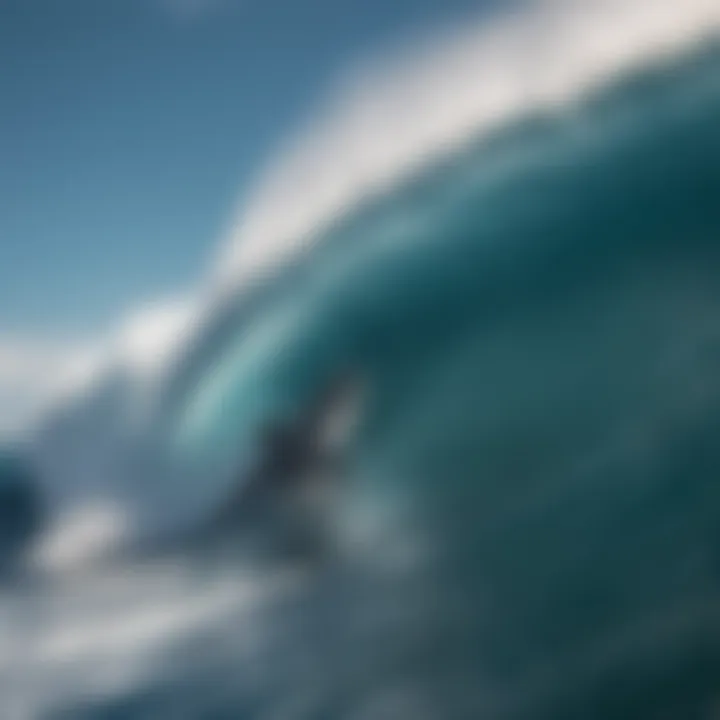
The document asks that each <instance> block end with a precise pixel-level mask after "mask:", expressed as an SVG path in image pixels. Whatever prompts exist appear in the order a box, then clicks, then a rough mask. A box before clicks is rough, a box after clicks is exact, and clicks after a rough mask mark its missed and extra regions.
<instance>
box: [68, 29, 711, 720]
mask: <svg viewBox="0 0 720 720" xmlns="http://www.w3.org/2000/svg"><path fill="white" fill-rule="evenodd" d="M719 197H720V46H718V44H717V43H716V42H715V41H713V40H712V39H711V40H708V41H707V42H706V43H705V44H703V45H702V46H698V47H695V48H694V49H692V50H691V51H688V52H687V53H686V54H685V55H683V56H682V57H677V56H674V57H673V58H672V59H668V58H665V59H664V60H663V61H661V62H660V61H658V62H654V63H648V65H647V67H645V68H643V69H636V70H634V71H633V72H632V73H627V74H625V75H624V76H622V77H615V78H614V80H613V81H612V82H611V83H610V82H608V83H606V84H605V87H604V88H601V89H598V88H595V89H593V90H592V91H588V92H586V93H585V94H583V95H581V96H579V97H577V98H576V99H575V100H574V101H573V102H572V103H571V104H565V105H563V106H562V107H561V108H559V109H558V108H556V109H554V110H548V109H541V110H536V111H529V112H527V113H524V114H523V115H522V116H521V117H518V118H516V119H515V120H513V121H512V122H506V123H504V124H503V125H502V126H500V127H498V128H497V129H496V130H494V131H493V132H490V133H488V132H483V133H482V134H478V135H477V136H474V137H470V138H469V139H468V140H467V141H466V142H464V143H463V144H462V146H457V147H453V148H452V150H449V151H448V152H446V153H444V154H442V155H440V156H438V157H437V158H436V159H435V161H433V162H432V163H428V164H426V165H425V166H424V167H423V168H421V169H417V170H416V171H414V172H413V173H411V174H410V175H409V176H408V177H407V178H406V179H405V180H404V181H403V182H402V183H399V184H396V185H395V186H394V187H393V189H391V190H386V191H385V192H383V193H380V194H378V195H376V196H374V197H373V198H372V199H367V200H366V201H365V202H364V203H362V204H361V205H359V206H357V207H355V208H354V209H353V210H352V211H348V212H346V213H345V214H344V215H342V216H340V217H337V218H336V219H335V221H334V222H332V223H331V224H329V225H327V226H326V227H325V228H324V229H323V230H322V231H318V233H317V235H316V236H314V237H313V238H312V243H310V244H309V245H308V247H307V250H306V252H305V253H303V254H302V255H301V256H299V257H298V258H297V259H296V260H295V261H294V262H293V263H291V264H288V265H287V266H286V267H281V268H279V269H278V271H277V272H276V273H274V274H273V276H272V278H270V279H268V280H267V282H264V283H259V284H258V286H257V287H256V288H254V289H252V291H251V292H245V293H243V294H241V296H239V297H238V299H236V300H232V301H228V302H227V303H226V304H224V305H223V309H222V311H221V312H220V311H218V313H217V314H216V316H215V317H214V320H213V322H212V323H211V326H210V327H209V328H207V329H206V331H205V334H204V335H203V336H202V337H200V338H199V339H198V340H197V342H196V344H195V345H194V346H193V347H191V348H190V349H189V350H188V351H187V354H186V356H184V357H183V358H182V359H181V360H180V361H179V363H178V365H177V369H176V372H175V375H173V376H172V377H171V378H169V380H168V382H167V384H166V394H165V400H164V405H163V407H161V408H160V411H159V413H158V415H157V416H156V421H157V425H156V426H155V427H154V431H153V432H154V433H155V434H154V435H153V442H155V440H157V438H159V437H162V438H163V442H166V441H167V440H168V439H169V443H167V444H164V445H163V447H164V448H165V449H166V450H167V451H168V452H169V453H170V454H169V457H164V458H163V463H165V464H164V465H163V470H162V471H160V470H159V469H158V475H159V474H161V473H169V476H168V477H170V478H172V477H173V476H172V472H171V471H170V470H169V469H168V468H170V467H172V468H175V469H178V468H180V470H178V472H182V478H183V479H182V482H180V481H178V480H177V478H176V484H175V486H174V488H175V492H174V494H175V496H176V497H175V502H176V505H177V506H176V507H175V506H174V507H173V512H177V513H178V517H180V516H182V517H183V519H184V520H186V519H188V518H189V517H190V516H191V515H192V511H193V510H194V511H195V512H197V513H200V512H204V511H205V510H206V509H207V508H209V507H210V506H211V505H212V503H213V502H217V499H218V498H219V497H222V492H223V489H224V487H225V486H226V483H227V476H226V475H225V470H226V469H227V468H228V467H233V465H234V464H235V463H237V462H238V461H240V460H241V458H242V457H243V455H244V453H245V452H246V451H247V449H248V448H250V447H251V446H252V443H253V433H254V432H255V428H256V427H257V426H258V424H260V423H262V422H264V421H265V420H266V419H267V418H268V417H269V416H272V415H273V414H275V413H278V412H282V411H284V410H286V409H287V408H291V407H295V406H298V405H302V404H303V402H305V401H306V400H307V399H308V398H309V397H311V396H312V395H313V393H314V392H315V391H316V389H317V388H318V386H321V385H322V383H323V382H324V380H325V378H327V377H328V376H330V375H332V373H333V372H335V371H336V370H337V369H338V368H348V367H351V368H354V369H359V371H360V372H361V373H362V374H363V376H364V377H365V378H366V379H367V381H368V382H369V385H370V386H371V388H372V393H371V395H372V402H371V406H370V410H369V412H368V414H367V416H366V417H365V419H364V423H363V427H362V429H361V433H360V436H359V440H358V448H357V456H356V457H355V458H354V460H355V461H354V463H353V467H352V470H351V472H350V473H349V477H348V478H347V497H346V502H345V503H344V506H343V509H342V515H343V523H342V530H341V532H342V534H343V537H342V541H343V542H345V541H347V543H348V546H349V547H351V548H352V549H353V553H354V561H353V562H350V561H348V563H347V566H344V567H342V568H341V569H340V571H339V572H338V576H333V577H332V578H331V579H330V580H328V579H327V578H325V580H324V581H318V582H317V583H314V584H312V586H311V587H309V588H308V587H304V588H303V590H302V591H300V592H293V593H285V592H284V591H283V592H282V593H280V594H274V595H272V598H273V600H272V601H271V600H268V599H267V598H266V599H265V600H264V601H263V603H262V604H261V605H260V606H259V609H258V606H256V605H254V606H253V610H252V611H251V610H248V609H247V606H246V605H244V604H242V603H235V604H233V602H230V603H229V604H228V605H222V607H223V608H224V610H223V611H222V612H220V611H219V610H217V609H216V610H213V612H212V617H213V618H214V619H213V622H212V623H208V625H207V630H206V634H205V635H204V636H202V637H201V638H199V639H198V637H196V636H195V635H193V637H192V638H191V639H187V642H186V644H185V645H183V646H182V647H183V648H184V649H185V650H186V652H185V654H184V655H183V656H182V659H181V660H178V659H177V657H176V658H175V660H174V661H173V663H172V664H171V665H163V668H164V669H163V671H162V672H161V673H160V677H161V678H162V679H161V680H158V682H157V683H155V684H154V685H151V687H150V688H148V687H147V686H146V685H145V686H143V687H142V688H141V689H137V687H136V686H133V687H135V690H133V691H128V690H127V688H124V689H123V692H122V693H121V699H120V700H117V699H115V700H112V701H108V702H107V703H103V702H101V701H98V702H94V701H93V702H91V703H86V704H85V705H82V706H81V707H79V708H78V707H74V710H73V712H74V714H73V715H72V717H85V716H87V717H105V716H108V715H109V713H110V712H118V713H122V712H125V713H126V715H128V716H131V717H132V716H133V713H135V716H142V713H151V714H153V716H154V717H164V716H167V717H175V716H177V715H173V713H175V712H176V711H177V710H178V708H183V709H186V708H187V707H192V708H196V709H197V716H198V717H201V716H208V717H209V716H215V715H217V716H218V717H220V716H223V715H222V714H223V713H226V714H230V715H231V716H237V714H238V713H240V714H246V715H247V716H252V717H261V716H262V717H265V716H270V715H272V714H274V713H278V714H281V713H286V714H287V717H297V718H321V717H351V718H360V719H362V718H390V717H392V718H420V717H443V718H456V717H457V718H477V717H487V718H493V719H496V718H497V719H501V718H503V719H504V718H508V719H509V718H512V719H520V718H548V720H550V719H552V720H558V719H561V718H578V717H582V718H585V719H587V718H598V719H600V718H602V719H607V718H626V717H627V718H654V717H660V716H663V717H678V718H692V717H705V716H709V714H710V713H712V712H713V708H715V709H716V708H717V695H716V693H717V683H716V680H717V677H718V672H719V671H720V611H718V607H719V606H718V602H717V601H718V596H719V595H720V535H719V534H718V531H717V518H718V513H719V512H720V485H719V484H718V482H717V477H718V473H719V472H720V444H718V442H717V433H718V431H719V430H720V376H719V375H718V373H717V367H718V361H719V360H720V284H719V283H718V280H717V278H718V277H720V203H718V198H719ZM158 442H159V441H158ZM151 444H152V443H147V444H145V445H143V447H142V448H138V449H136V451H135V453H136V456H135V458H134V461H135V462H137V463H140V462H141V460H142V461H143V462H146V463H150V460H149V459H148V457H146V453H150V451H149V450H148V445H151ZM126 450H127V448H126ZM128 452H129V451H128ZM144 467H149V465H145V466H144ZM170 482H171V483H172V480H170ZM155 491H157V492H158V493H160V491H159V490H157V488H154V489H153V490H152V491H146V492H147V495H149V494H152V492H155ZM147 495H144V496H143V497H147ZM164 510H165V514H166V515H167V514H168V513H169V512H170V511H169V510H168V508H167V506H166V507H165V508H164ZM161 514H162V513H158V515H157V516H156V517H154V518H153V522H160V517H159V516H160V515H161ZM151 515H152V514H151ZM278 598H280V600H278ZM213 607H214V606H213ZM203 617H204V616H203ZM198 622H202V620H198ZM328 623H332V631H331V632H328V631H327V627H328ZM178 627H182V628H184V627H185V625H183V624H182V623H181V624H180V625H179V626H178ZM229 627H234V628H237V627H242V628H243V632H244V633H245V634H243V635H242V637H240V636H237V637H235V636H234V635H233V642H232V643H230V642H221V640H222V639H225V640H227V639H228V637H226V630H227V628H229ZM223 628H224V629H223ZM178 632H180V630H178ZM330 636H332V637H330ZM208 638H210V639H211V640H212V643H210V642H209V641H208ZM213 643H214V644H213ZM79 652H80V655H81V656H82V652H81V651H79ZM89 657H94V656H93V655H92V653H89ZM153 658H155V655H153ZM258 668H261V669H262V672H261V673H260V674H261V676H260V677H258ZM148 672H149V671H148ZM238 678H240V679H239V680H238ZM185 702H188V703H190V705H185V704H184V703H185ZM203 703H205V704H203ZM189 712H192V710H190V711H189ZM83 713H85V714H83ZM103 713H105V714H103ZM163 713H165V715H163ZM203 713H204V715H203ZM233 713H234V715H233ZM213 714H215V715H213ZM68 716H70V715H68Z"/></svg>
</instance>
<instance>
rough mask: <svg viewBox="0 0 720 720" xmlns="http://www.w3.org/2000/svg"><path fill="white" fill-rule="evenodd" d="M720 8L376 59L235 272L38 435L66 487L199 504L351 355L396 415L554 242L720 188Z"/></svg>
mask: <svg viewBox="0 0 720 720" xmlns="http://www.w3.org/2000/svg"><path fill="white" fill-rule="evenodd" d="M719 22H720V17H719V14H718V8H717V4H716V3H714V2H706V1H704V0H693V1H692V2H688V3H686V4H684V5H683V7H682V10H680V9H679V8H678V6H677V4H675V3H670V2H664V3H660V4H658V3H657V2H653V3H649V2H645V1H644V0H638V1H637V2H632V3H616V2H601V3H593V4H585V3H582V4H572V5H568V4H565V3H555V2H553V3H539V4H531V5H529V6H527V7H523V8H522V9H516V10H515V11H513V12H512V13H510V14H509V15H507V16H505V15H502V16H499V17H498V18H497V19H495V20H493V21H487V20H484V21H483V22H482V23H479V24H478V26H477V27H472V26H470V27H464V28H462V29H460V30H458V29H455V30H453V31H451V32H449V33H448V34H447V35H446V36H444V37H443V38H442V39H441V40H440V41H439V42H438V41H437V40H435V41H434V42H433V43H432V44H431V45H430V46H429V47H427V46H426V47H424V48H422V49H421V50H420V51H418V50H417V49H415V50H412V51H410V52H407V51H406V52H404V53H401V54H400V55H399V56H398V57H396V58H394V59H393V60H392V61H387V60H385V61H382V62H379V63H378V64H377V67H376V68H371V69H370V70H369V71H368V70H365V71H362V72H361V73H360V74H359V76H358V78H359V79H357V80H356V81H355V82H354V83H350V84H348V85H345V86H343V87H344V88H345V89H343V90H342V91H341V92H340V93H339V97H337V98H335V100H334V101H333V103H331V109H330V110H328V111H326V112H325V113H324V114H322V113H321V119H319V120H317V121H316V122H315V123H313V126H312V128H311V130H310V132H309V133H307V134H306V135H304V136H301V137H300V139H299V140H298V141H296V143H295V144H294V145H291V147H290V149H289V150H286V151H285V152H283V153H281V154H280V158H279V161H278V163H277V164H276V165H275V166H274V167H273V166H271V167H270V169H269V170H268V173H267V175H266V177H265V179H264V180H263V181H262V182H261V183H260V184H259V189H258V191H257V193H256V195H255V196H254V197H251V198H249V200H248V201H247V205H248V207H247V209H246V210H244V211H243V213H242V219H241V222H240V223H239V225H238V227H237V228H236V229H235V230H233V232H232V233H231V238H230V240H229V241H227V242H226V243H225V245H226V247H225V250H224V251H223V254H222V259H221V262H220V267H221V268H223V269H224V270H223V272H214V273H212V274H211V275H210V277H209V278H208V280H207V281H206V284H205V285H204V286H203V288H202V289H201V291H200V292H198V293H196V294H195V299H194V300H193V301H192V302H187V303H182V302H181V303H179V304H177V305H178V307H180V308H182V312H178V313H175V312H169V313H166V314H163V313H162V312H160V313H154V314H153V313H150V315H149V316H148V317H149V318H150V321H152V322H148V323H146V322H144V318H143V316H141V318H140V320H141V321H140V322H138V323H137V324H136V328H140V330H138V332H129V331H127V332H126V331H124V332H123V333H121V337H124V338H125V339H126V340H127V338H128V337H129V338H130V340H128V341H127V342H125V341H123V342H121V343H120V346H121V347H122V348H125V347H127V348H130V349H132V348H134V347H135V346H136V345H138V346H142V347H141V348H140V350H139V351H138V352H135V351H132V352H127V353H126V352H125V351H123V352H118V351H113V352H110V353H108V355H109V356H110V358H111V362H109V363H107V362H101V363H100V367H101V370H100V371H97V370H96V371H94V372H92V373H90V376H91V377H93V378H97V377H99V378H100V380H98V379H95V380H93V381H92V383H91V384H90V386H89V389H86V391H85V393H84V394H83V395H81V396H79V399H78V400H76V401H75V402H74V407H73V405H72V404H69V403H67V402H64V403H61V405H60V408H59V410H58V411H56V412H54V413H53V414H52V415H51V418H50V419H49V420H48V421H46V422H45V423H44V425H43V427H42V430H41V432H40V433H39V435H38V438H39V441H38V442H37V444H36V457H37V458H38V462H39V464H40V466H41V467H42V473H43V475H44V476H45V477H46V485H48V486H49V487H51V488H52V489H51V491H50V492H51V493H52V495H53V497H54V498H55V499H56V502H57V503H59V504H61V505H65V504H70V505H72V504H74V503H77V502H82V503H87V502H88V501H91V502H96V501H97V502H106V501H108V502H111V503H112V504H116V505H119V506H123V507H126V508H128V512H129V514H130V515H131V516H133V517H136V518H137V525H138V527H144V528H146V529H150V530H156V529H159V528H162V529H163V530H166V529H168V527H170V526H173V525H178V524H180V525H182V524H187V523H189V522H191V521H192V519H193V518H197V516H198V515H201V514H202V513H205V512H207V511H208V509H209V508H210V507H211V506H212V505H213V503H216V502H217V499H218V497H221V496H222V494H223V492H225V491H226V489H227V486H228V483H230V482H231V471H232V468H234V467H236V466H237V463H238V458H239V456H242V454H243V453H244V452H246V451H247V449H248V447H249V446H250V445H251V444H252V432H253V428H254V427H255V426H256V425H257V424H258V423H259V422H260V421H261V420H262V419H263V418H264V417H267V416H268V415H269V414H273V413H275V414H276V413H281V412H282V411H283V408H287V407H288V406H291V405H293V404H295V405H297V404H302V402H304V401H305V399H306V398H307V397H308V396H309V395H311V394H312V392H313V390H314V387H315V386H316V385H317V384H318V383H319V382H322V377H323V375H324V373H325V372H327V371H328V370H329V369H331V368H332V367H333V366H336V365H338V364H342V363H346V364H347V363H351V364H352V363H358V364H360V365H364V366H367V367H368V368H369V372H376V373H377V374H378V376H379V377H378V379H377V383H378V386H379V391H378V393H377V394H378V396H379V397H382V398H384V399H383V405H382V407H378V408H377V409H376V411H375V415H376V416H377V423H379V424H382V423H383V422H387V421H386V420H384V419H383V418H386V417H388V416H391V415H393V414H397V412H399V411H396V410H394V409H393V408H392V405H393V403H392V401H391V400H390V398H393V397H395V396H399V395H401V394H403V393H409V392H410V388H412V387H417V384H418V383H421V382H422V380H421V379H420V378H421V376H422V369H423V368H426V367H427V366H428V365H429V364H430V363H432V362H436V358H435V357H434V353H433V352H430V350H429V349H428V347H427V341H426V339H424V338H426V337H432V338H433V342H432V343H431V345H432V347H433V348H436V349H437V352H438V353H442V352H444V350H442V348H444V347H446V346H447V347H450V346H451V345H452V343H453V342H455V340H454V338H457V337H459V336H460V335H461V334H462V333H463V332H464V331H465V329H466V328H467V327H468V326H478V324H479V323H480V325H481V326H482V325H483V324H484V323H491V322H493V311H491V310H490V308H494V307H495V304H497V303H500V304H502V305H504V304H512V303H517V302H519V298H520V297H529V295H530V292H531V290H530V288H531V287H532V286H534V285H535V284H542V283H543V282H544V283H549V282H550V281H549V280H547V279H545V280H543V279H542V278H548V277H550V276H552V277H557V273H553V274H549V275H547V276H546V275H544V274H543V272H542V268H543V267H545V266H546V265H547V264H548V263H550V264H553V263H558V264H559V265H560V266H568V267H569V264H570V263H571V259H572V258H575V257H576V256H580V255H584V256H586V257H588V258H590V257H592V258H593V260H592V262H593V263H601V261H602V262H607V258H608V257H610V256H611V253H612V249H611V248H614V247H616V242H609V241H608V237H607V234H606V233H607V232H611V233H612V234H614V235H617V236H618V237H619V236H620V235H622V237H627V235H626V234H622V233H619V232H616V231H615V230H613V231H606V233H602V232H601V231H600V228H602V227H607V224H608V220H607V217H605V216H603V213H605V214H609V216H610V217H613V216H614V217H616V218H619V219H620V221H621V222H632V223H634V224H635V225H636V226H637V228H638V232H637V233H636V236H635V237H634V238H633V239H632V240H630V239H628V242H630V243H631V244H633V245H635V244H636V243H638V242H639V241H640V240H639V239H640V238H641V237H643V236H644V235H650V234H652V233H658V232H659V230H660V229H661V228H659V224H658V223H657V222H655V223H652V222H651V221H650V218H645V217H644V216H643V215H642V214H641V213H639V212H638V213H636V214H632V215H631V214H630V210H629V207H627V206H626V205H625V204H624V203H630V202H631V201H630V200H629V198H633V199H632V202H633V203H635V204H636V206H637V207H638V208H640V207H646V206H648V203H650V202H651V200H650V198H651V197H652V196H653V194H654V193H656V194H658V195H659V196H661V197H662V198H663V202H664V203H665V206H664V207H663V210H664V213H665V216H667V217H671V212H672V211H677V212H678V213H679V206H678V203H679V202H680V200H679V198H686V202H689V201H688V200H687V193H686V192H684V191H683V183H687V182H688V178H690V177H696V178H698V176H697V173H698V171H699V170H702V173H704V174H703V175H701V176H699V179H696V183H705V184H706V185H707V187H712V182H714V177H713V176H712V173H711V172H710V171H709V170H708V169H707V168H708V163H709V161H710V158H709V156H708V157H707V158H704V159H702V158H701V159H700V160H699V159H698V157H697V155H698V153H702V152H705V150H706V146H707V145H708V144H709V143H711V140H710V138H712V137H714V136H713V132H712V129H711V128H708V127H707V126H708V125H712V123H713V122H714V121H715V119H716V105H715V102H716V97H717V95H716V93H717V83H716V81H715V79H714V78H715V77H716V74H717V73H716V70H717V45H716V36H717V30H718V23H719ZM388 65H389V66H390V69H388ZM430 98H435V99H436V100H434V101H433V102H430ZM440 100H442V102H441V101H440ZM671 151H672V152H671ZM660 158H662V159H664V161H665V162H666V163H667V169H666V168H664V167H662V166H661V168H660V170H659V171H658V172H657V173H655V174H652V173H649V172H648V171H647V168H648V167H653V166H657V165H658V163H659V162H660V160H659V159H660ZM701 160H702V161H701ZM311 169H312V171H311ZM609 183H610V184H611V185H609ZM623 187H624V189H623ZM703 187H704V186H703ZM580 190H583V191H582V192H581V191H580ZM703 192H707V190H703ZM568 198H572V201H570V200H569V199H568ZM643 203H645V205H643ZM648 207H649V206H648ZM700 209H701V210H702V213H698V215H697V218H696V220H695V222H697V223H698V224H700V222H701V220H707V218H705V215H707V214H708V213H709V212H710V210H709V208H708V207H706V206H702V207H701V208H700ZM703 213H704V214H703ZM655 214H657V213H655ZM600 217H602V222H601V221H600V220H599V218H600ZM630 217H632V220H630ZM591 218H593V219H594V220H593V222H592V223H589V219H591ZM640 218H643V220H642V221H641V220H640ZM666 219H667V218H666ZM712 219H713V218H710V221H712ZM673 222H674V220H673ZM643 223H645V224H643ZM671 227H676V226H675V225H673V224H672V223H670V222H669V221H668V224H667V228H671ZM677 231H678V232H682V233H685V232H686V231H687V227H685V226H684V227H683V228H682V229H679V228H678V230H677ZM664 235H665V236H669V235H670V231H669V229H668V230H667V231H666V232H665V233H664ZM225 270H227V272H225ZM568 272H570V271H569V270H568ZM516 275H517V276H522V277H524V278H525V280H524V283H525V284H526V285H527V288H525V287H524V286H523V289H522V291H521V292H518V286H517V282H518V281H517V280H516V279H514V278H515V276H516ZM399 278H402V282H400V281H399ZM198 298H199V299H198ZM186 310H187V312H186ZM178 319H179V320H178ZM166 320H167V322H166ZM126 327H127V326H126ZM143 328H145V330H147V332H145V330H143ZM168 328H169V330H168V332H164V329H168ZM418 328H422V331H423V333H424V335H423V334H421V333H419V331H418ZM141 331H142V332H141ZM160 331H163V332H160ZM138 337H140V341H138V342H135V341H134V340H132V339H133V338H136V339H137V338H138ZM145 337H150V338H151V339H153V343H151V344H150V345H149V346H148V344H147V343H145V342H141V340H142V338H145ZM155 338H161V341H160V342H159V343H157V344H156V343H155V342H154V339H155ZM131 340H132V342H131ZM111 345H112V344H111ZM146 347H149V350H148V352H145V351H144V350H143V348H146ZM136 356H137V357H148V358H150V359H151V360H153V362H150V363H149V364H150V365H151V366H152V367H154V368H155V370H153V371H152V372H150V373H145V372H143V371H140V370H138V368H142V367H144V366H145V365H146V364H148V363H143V362H138V363H135V362H134V360H132V358H135V357H136ZM128 358H130V359H128ZM390 358H393V362H392V363H390V362H389V359H390ZM156 359H159V361H158V362H157V363H155V362H154V360H156ZM401 361H402V362H401ZM386 365H392V366H393V367H404V368H405V369H404V370H403V371H402V372H399V371H395V370H394V371H393V372H385V371H382V372H380V371H378V370H377V369H378V368H382V367H385V366H386ZM85 387H86V388H88V386H87V385H85ZM148 394H150V397H152V398H154V401H153V402H152V403H151V404H150V405H146V406H145V407H144V408H141V410H140V412H138V410H137V407H132V408H131V407H129V404H128V398H129V397H143V396H144V397H147V396H148ZM369 426H370V427H371V428H373V427H375V422H374V418H373V419H371V421H370V422H369ZM368 432H369V434H371V435H372V433H373V432H375V433H378V432H379V430H372V429H371V430H370V431H368ZM68 438H70V440H71V442H69V441H68ZM69 446H72V447H73V448H74V450H73V451H69V450H68V447H69Z"/></svg>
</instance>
